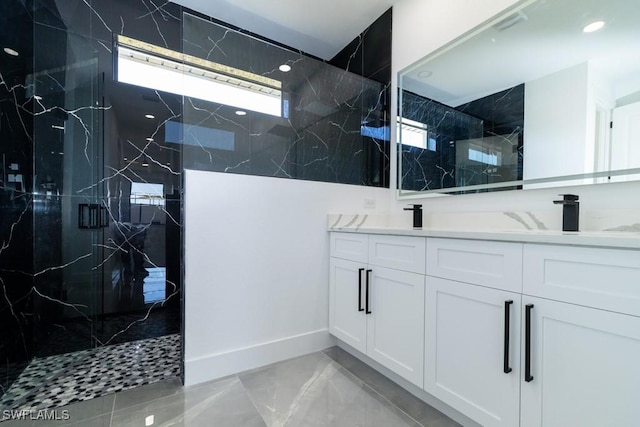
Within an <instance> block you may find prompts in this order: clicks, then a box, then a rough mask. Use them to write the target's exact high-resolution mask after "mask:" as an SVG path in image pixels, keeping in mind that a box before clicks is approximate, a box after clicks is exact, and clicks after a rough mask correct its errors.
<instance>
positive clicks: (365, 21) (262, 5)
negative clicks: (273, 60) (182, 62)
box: [174, 0, 398, 60]
mask: <svg viewBox="0 0 640 427" xmlns="http://www.w3.org/2000/svg"><path fill="white" fill-rule="evenodd" d="M174 2H175V3H178V4H181V5H183V6H186V7H188V8H190V9H193V10H195V11H197V12H200V13H204V14H206V15H209V16H212V17H214V18H216V19H219V20H221V21H224V22H227V23H229V24H232V25H235V26H237V27H240V28H242V29H245V30H248V31H251V32H253V33H255V34H259V35H261V36H263V37H267V38H269V39H272V40H275V41H277V42H279V43H283V44H285V45H287V46H291V47H293V48H295V49H299V50H301V51H303V52H306V53H309V54H311V55H315V56H318V57H320V58H322V59H327V60H328V59H331V58H333V56H335V55H336V54H337V53H338V52H340V51H341V50H342V49H343V48H344V47H345V46H346V45H347V44H349V43H350V42H351V41H352V40H353V39H355V38H356V37H357V36H358V34H360V33H361V32H362V31H364V30H365V29H366V28H367V27H368V26H369V25H371V24H372V23H373V21H375V20H376V19H377V18H378V17H379V16H380V15H382V14H383V13H384V12H385V11H386V10H387V9H389V8H390V7H391V6H393V5H394V4H395V3H397V2H398V0H322V1H318V0H174Z"/></svg>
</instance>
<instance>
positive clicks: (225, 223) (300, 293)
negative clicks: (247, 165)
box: [184, 171, 389, 385]
mask: <svg viewBox="0 0 640 427" xmlns="http://www.w3.org/2000/svg"><path fill="white" fill-rule="evenodd" d="M185 179H186V182H185V213H184V215H185V268H186V270H185V284H184V297H185V335H184V340H185V382H186V384H187V385H191V384H195V383H199V382H203V381H207V380H210V379H214V378H218V377H221V376H225V375H229V374H231V373H235V372H238V371H242V370H246V369H251V368H255V367H258V366H262V365H266V364H269V363H273V362H276V361H278V360H282V359H287V358H291V357H295V356H299V355H301V354H306V353H310V352H313V351H317V350H320V349H323V348H326V347H329V346H331V345H333V344H334V341H333V339H332V338H330V336H329V333H328V330H327V328H328V324H329V321H328V313H329V305H328V301H329V296H328V292H329V286H328V283H329V257H328V254H329V240H328V239H329V235H328V232H327V214H328V213H350V212H351V213H355V212H365V213H371V214H374V213H376V214H380V213H385V208H386V205H387V203H388V193H389V190H386V189H379V188H371V187H361V186H352V185H340V184H330V183H321V182H310V181H298V180H290V179H283V178H268V177H258V176H247V175H235V174H225V173H215V172H201V171H186V174H185ZM365 198H366V199H375V201H376V205H377V209H366V210H365V209H363V206H364V200H365Z"/></svg>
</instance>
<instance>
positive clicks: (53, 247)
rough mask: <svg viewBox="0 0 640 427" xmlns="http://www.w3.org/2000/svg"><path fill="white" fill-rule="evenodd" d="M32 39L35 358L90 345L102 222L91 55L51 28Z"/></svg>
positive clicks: (82, 42)
mask: <svg viewBox="0 0 640 427" xmlns="http://www.w3.org/2000/svg"><path fill="white" fill-rule="evenodd" d="M42 13H46V10H43V11H42ZM34 38H35V43H34V45H35V49H34V73H33V74H32V75H31V76H30V78H31V81H30V82H29V83H30V85H31V87H33V91H34V92H33V97H34V100H35V101H36V102H35V104H34V132H33V139H34V141H33V146H34V179H33V194H34V196H33V206H34V230H33V234H34V260H33V262H34V288H33V289H34V293H35V295H34V316H35V319H34V329H35V330H34V355H35V356H36V358H43V357H48V356H53V355H60V354H67V353H71V352H78V351H82V350H87V349H90V348H92V347H95V345H96V316H97V314H98V310H99V307H100V298H101V295H100V294H99V291H100V281H101V279H102V272H101V257H102V237H101V229H102V227H104V226H105V225H107V222H108V217H107V215H106V211H105V209H104V207H103V206H102V204H101V201H100V198H99V195H100V194H101V192H102V185H103V184H102V183H101V181H100V180H101V177H102V175H103V166H102V163H103V162H102V146H103V144H102V141H101V134H102V133H101V130H100V115H101V113H102V109H101V107H100V104H101V96H100V94H99V92H100V74H99V69H98V58H97V53H96V52H95V51H94V50H93V49H92V48H91V46H90V44H89V43H88V42H87V40H86V39H85V38H83V37H81V36H78V35H75V34H73V33H71V32H70V31H66V30H63V29H58V28H55V27H54V26H45V25H39V24H36V25H35V31H34ZM51 52H56V55H52V54H51ZM81 355H82V353H77V354H76V357H78V356H81ZM50 374H52V375H53V374H55V373H54V372H51V373H50Z"/></svg>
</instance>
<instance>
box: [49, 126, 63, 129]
mask: <svg viewBox="0 0 640 427" xmlns="http://www.w3.org/2000/svg"><path fill="white" fill-rule="evenodd" d="M51 128H52V129H58V130H64V126H58V125H51Z"/></svg>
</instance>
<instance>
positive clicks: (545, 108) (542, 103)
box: [523, 62, 595, 179]
mask: <svg viewBox="0 0 640 427" xmlns="http://www.w3.org/2000/svg"><path fill="white" fill-rule="evenodd" d="M588 78H589V66H588V64H587V63H586V62H585V63H583V64H579V65H576V66H573V67H570V68H567V69H565V70H562V71H558V72H556V73H553V74H550V75H548V76H545V77H542V78H539V79H537V80H533V81H531V82H527V84H526V85H525V92H524V93H525V94H524V106H525V107H524V128H525V133H524V171H523V175H524V179H536V178H546V177H549V176H562V175H573V174H582V173H585V172H587V170H586V165H585V157H586V155H585V149H586V147H587V144H586V142H587V124H588V122H587V116H588V115H587V92H588V91H587V89H588V87H589V82H588ZM594 119H595V118H594ZM594 123H595V122H594ZM594 126H595V125H594ZM591 136H592V137H593V135H591ZM592 146H593V144H591V148H592V149H593V147H592ZM549 153H552V154H553V155H552V156H550V155H549ZM591 155H592V158H593V151H591ZM591 166H593V162H592V165H591Z"/></svg>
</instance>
